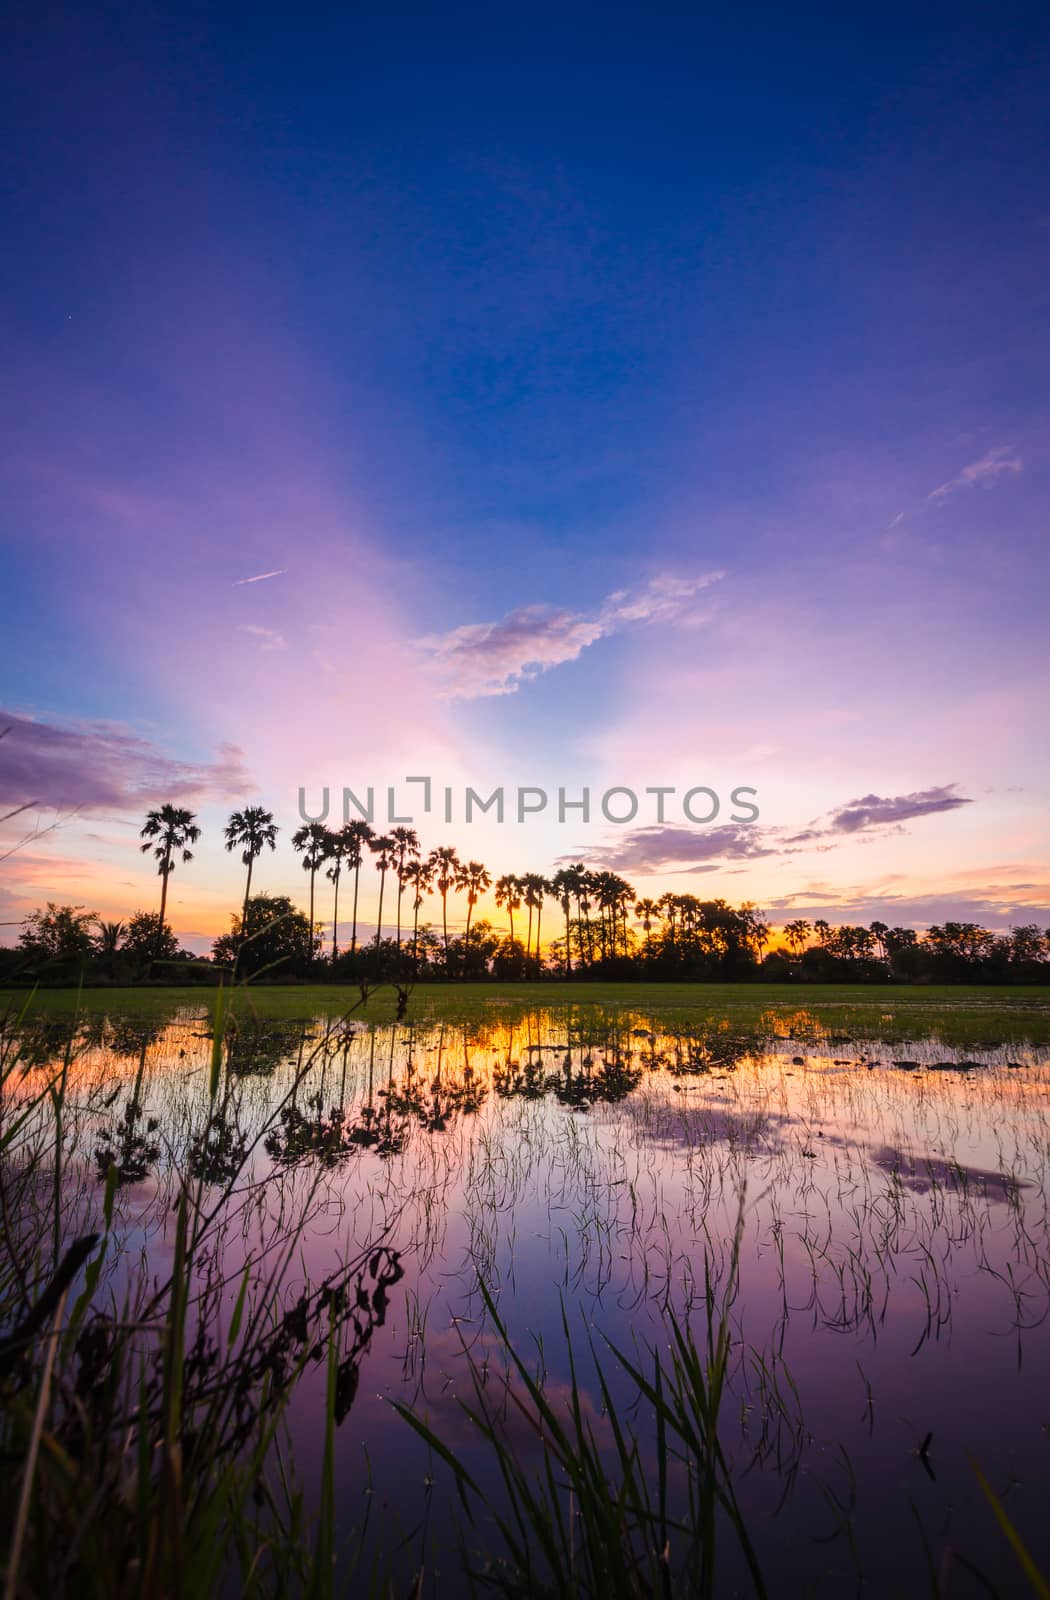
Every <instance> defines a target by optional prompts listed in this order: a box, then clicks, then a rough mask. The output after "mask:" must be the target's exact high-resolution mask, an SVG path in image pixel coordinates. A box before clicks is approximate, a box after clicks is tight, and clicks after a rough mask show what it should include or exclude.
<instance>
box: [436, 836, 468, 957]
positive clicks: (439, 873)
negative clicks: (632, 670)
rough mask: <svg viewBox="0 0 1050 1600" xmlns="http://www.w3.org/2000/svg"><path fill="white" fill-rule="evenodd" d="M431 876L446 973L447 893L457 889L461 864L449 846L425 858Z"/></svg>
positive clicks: (451, 846) (440, 847) (443, 845)
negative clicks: (438, 903)
mask: <svg viewBox="0 0 1050 1600" xmlns="http://www.w3.org/2000/svg"><path fill="white" fill-rule="evenodd" d="M427 865H428V866H429V867H430V869H431V872H432V874H433V879H434V886H435V888H436V889H437V892H438V894H439V895H440V896H441V930H442V933H443V935H444V939H445V971H446V973H447V972H448V961H449V957H448V891H449V890H450V889H453V888H458V887H459V882H460V874H461V872H462V870H463V864H462V862H461V861H460V859H459V856H458V854H457V853H456V850H455V847H454V846H453V845H450V844H442V845H438V847H437V849H436V850H431V852H430V855H429V856H428V857H427Z"/></svg>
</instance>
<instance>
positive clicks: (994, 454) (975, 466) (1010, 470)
mask: <svg viewBox="0 0 1050 1600" xmlns="http://www.w3.org/2000/svg"><path fill="white" fill-rule="evenodd" d="M1023 466H1024V463H1023V462H1022V460H1021V457H1020V456H1019V455H1018V454H1017V453H1016V451H1015V449H1014V447H1013V445H1012V444H1002V445H997V446H996V448H995V449H994V450H989V451H988V452H987V454H986V455H983V456H982V457H981V459H980V460H979V461H971V462H970V465H969V466H968V467H963V469H962V471H961V472H960V473H959V474H958V476H957V477H955V478H949V479H948V482H947V483H942V484H941V486H940V488H939V489H934V490H932V491H931V493H930V494H928V495H927V496H926V498H927V500H932V501H934V502H935V503H936V502H937V501H939V500H947V498H948V496H949V495H952V494H955V493H956V492H957V491H958V490H960V489H976V488H978V487H980V488H982V489H990V488H991V486H992V485H993V484H994V483H995V482H996V481H997V479H999V478H1001V477H1003V476H1004V474H1016V473H1018V472H1020V471H1021V469H1022V467H1023Z"/></svg>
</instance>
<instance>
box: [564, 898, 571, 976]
mask: <svg viewBox="0 0 1050 1600" xmlns="http://www.w3.org/2000/svg"><path fill="white" fill-rule="evenodd" d="M564 910H565V976H566V977H567V978H571V977H572V947H571V945H570V942H569V901H568V897H566V900H565V907H564Z"/></svg>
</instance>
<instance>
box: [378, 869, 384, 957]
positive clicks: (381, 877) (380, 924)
mask: <svg viewBox="0 0 1050 1600" xmlns="http://www.w3.org/2000/svg"><path fill="white" fill-rule="evenodd" d="M385 883H386V868H385V867H384V868H383V870H382V872H381V873H380V874H379V915H378V917H377V919H376V965H377V966H378V965H379V940H380V937H381V935H382V932H383V886H384V884H385Z"/></svg>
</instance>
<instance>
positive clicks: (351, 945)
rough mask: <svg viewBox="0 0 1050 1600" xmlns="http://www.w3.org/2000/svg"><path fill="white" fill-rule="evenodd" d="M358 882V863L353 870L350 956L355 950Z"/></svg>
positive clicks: (359, 872) (359, 875) (359, 879)
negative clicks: (352, 917) (352, 918)
mask: <svg viewBox="0 0 1050 1600" xmlns="http://www.w3.org/2000/svg"><path fill="white" fill-rule="evenodd" d="M360 882H361V863H360V861H359V862H358V863H357V865H356V867H355V868H354V920H353V923H352V925H351V928H350V954H351V955H353V954H354V952H355V951H356V949H357V890H358V886H359V885H360Z"/></svg>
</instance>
